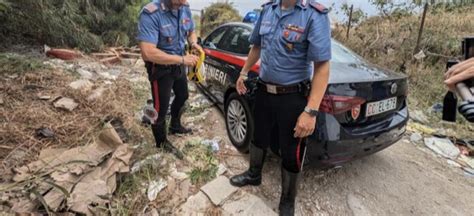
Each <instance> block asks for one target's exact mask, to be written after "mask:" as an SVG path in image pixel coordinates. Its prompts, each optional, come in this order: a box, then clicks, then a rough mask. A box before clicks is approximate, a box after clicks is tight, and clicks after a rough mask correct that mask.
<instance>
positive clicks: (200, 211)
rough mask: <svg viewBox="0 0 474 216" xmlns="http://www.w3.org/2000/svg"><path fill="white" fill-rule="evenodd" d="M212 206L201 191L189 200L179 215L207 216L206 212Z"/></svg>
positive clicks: (179, 211) (180, 209)
mask: <svg viewBox="0 0 474 216" xmlns="http://www.w3.org/2000/svg"><path fill="white" fill-rule="evenodd" d="M210 206H211V202H210V201H209V199H208V198H207V197H206V195H205V194H204V193H203V192H201V191H199V192H198V193H197V194H195V195H193V196H191V197H189V198H188V200H187V201H186V203H185V204H183V205H182V206H181V207H180V208H179V209H178V212H177V215H205V213H206V210H207V209H208V208H209V207H210Z"/></svg>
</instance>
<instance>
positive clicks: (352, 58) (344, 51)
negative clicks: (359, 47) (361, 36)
mask: <svg viewBox="0 0 474 216" xmlns="http://www.w3.org/2000/svg"><path fill="white" fill-rule="evenodd" d="M331 62H336V63H362V62H364V61H363V60H362V58H361V57H360V56H358V55H357V54H355V53H354V52H352V51H350V50H349V49H348V48H346V47H345V46H344V45H342V44H340V43H339V42H337V41H335V40H332V59H331Z"/></svg>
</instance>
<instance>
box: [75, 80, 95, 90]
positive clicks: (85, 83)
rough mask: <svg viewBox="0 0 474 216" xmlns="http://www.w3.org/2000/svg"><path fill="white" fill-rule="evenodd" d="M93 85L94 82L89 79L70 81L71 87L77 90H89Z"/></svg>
mask: <svg viewBox="0 0 474 216" xmlns="http://www.w3.org/2000/svg"><path fill="white" fill-rule="evenodd" d="M93 85H94V84H93V83H92V82H91V81H89V80H87V79H81V80H76V81H74V82H72V83H70V84H69V87H71V88H72V89H75V90H89V89H91V88H92V86H93Z"/></svg>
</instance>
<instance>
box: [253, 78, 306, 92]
mask: <svg viewBox="0 0 474 216" xmlns="http://www.w3.org/2000/svg"><path fill="white" fill-rule="evenodd" d="M258 87H259V89H262V90H263V91H265V92H267V93H270V94H276V95H278V94H291V93H299V92H301V85H300V84H298V85H291V86H280V85H274V84H269V83H265V82H263V81H261V80H259V81H258Z"/></svg>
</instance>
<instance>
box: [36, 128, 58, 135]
mask: <svg viewBox="0 0 474 216" xmlns="http://www.w3.org/2000/svg"><path fill="white" fill-rule="evenodd" d="M36 136H38V137H41V138H51V137H54V132H53V131H52V130H51V129H49V128H45V127H42V128H39V129H37V130H36Z"/></svg>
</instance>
